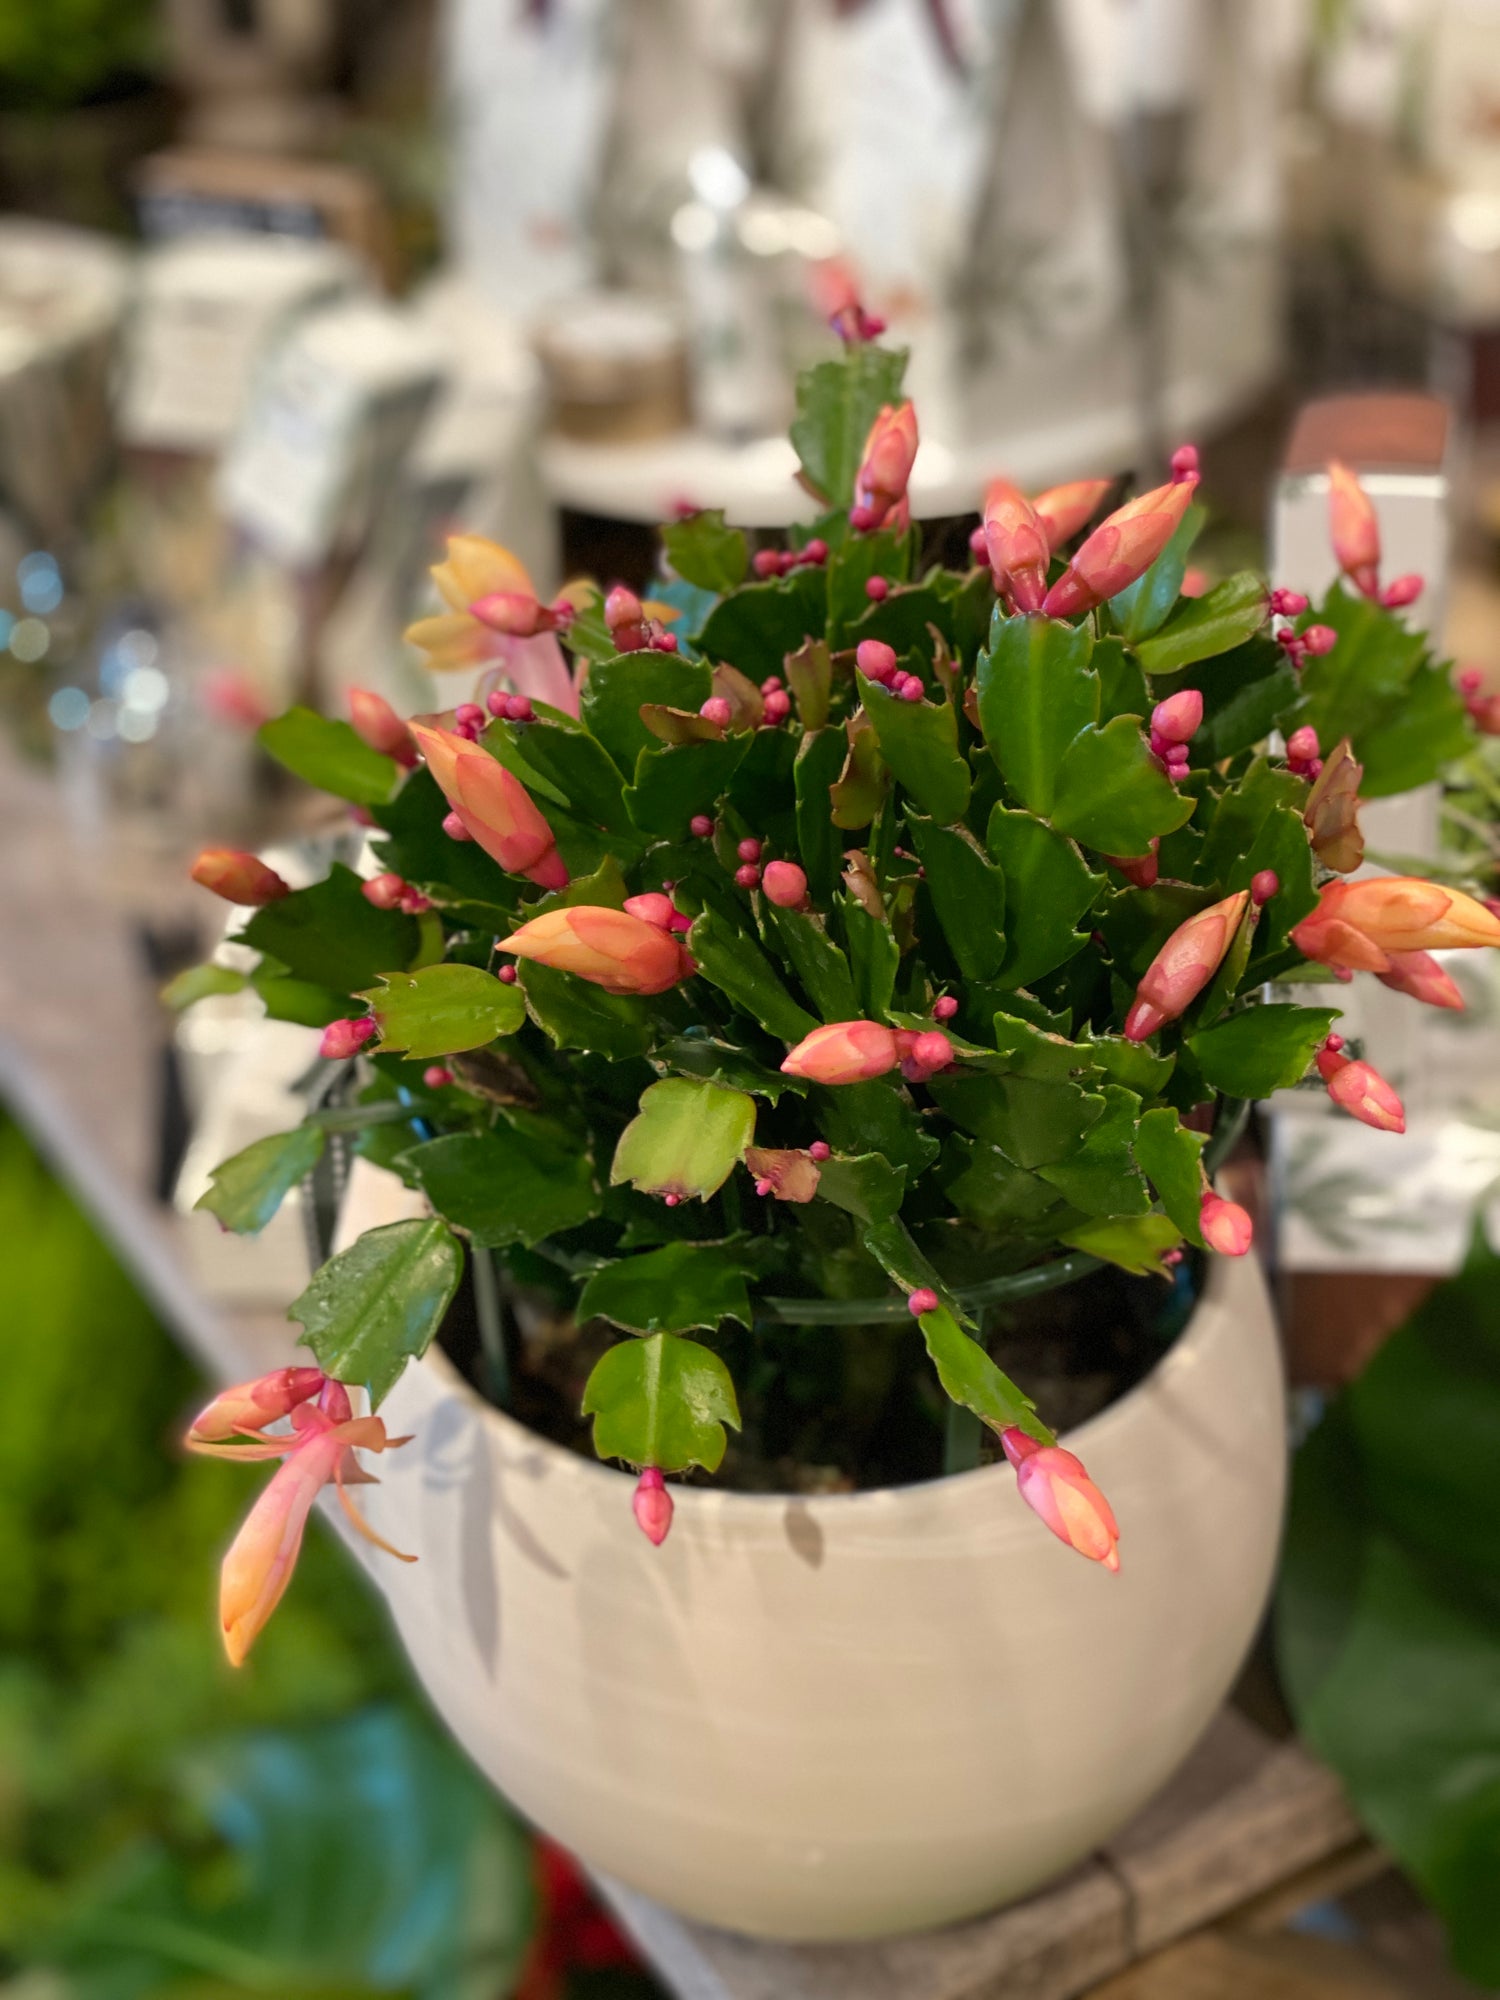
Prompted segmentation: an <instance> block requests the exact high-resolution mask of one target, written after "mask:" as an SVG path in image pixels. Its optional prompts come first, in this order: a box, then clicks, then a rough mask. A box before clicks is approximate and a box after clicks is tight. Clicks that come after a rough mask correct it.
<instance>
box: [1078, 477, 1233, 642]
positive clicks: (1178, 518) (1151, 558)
mask: <svg viewBox="0 0 1500 2000" xmlns="http://www.w3.org/2000/svg"><path fill="white" fill-rule="evenodd" d="M1195 484H1196V476H1195V475H1194V474H1191V473H1189V474H1188V475H1187V476H1186V477H1185V478H1183V479H1180V480H1174V481H1173V482H1172V483H1171V484H1170V485H1167V486H1158V487H1156V488H1155V489H1154V491H1152V492H1150V493H1142V494H1140V495H1139V496H1138V498H1136V499H1134V500H1130V501H1127V502H1126V504H1125V505H1124V506H1123V507H1120V508H1117V509H1116V510H1115V512H1114V513H1113V514H1111V515H1110V516H1109V517H1108V519H1107V520H1104V521H1101V522H1100V524H1099V526H1098V527H1097V528H1095V530H1094V532H1093V533H1092V534H1091V535H1090V536H1089V538H1088V540H1087V541H1086V542H1085V543H1084V544H1083V546H1082V547H1081V548H1080V549H1079V550H1078V552H1077V554H1076V555H1075V556H1074V557H1073V560H1072V561H1071V562H1070V563H1069V565H1068V567H1067V569H1066V570H1064V572H1063V574H1062V575H1061V576H1060V577H1059V578H1058V579H1057V582H1056V583H1054V584H1053V585H1052V587H1051V589H1050V590H1049V591H1048V592H1047V595H1046V598H1045V599H1044V601H1043V603H1042V610H1043V612H1044V613H1045V614H1046V616H1047V617H1049V618H1073V617H1076V616H1077V615H1078V613H1079V612H1081V611H1092V610H1093V609H1094V607H1095V605H1097V604H1103V603H1105V602H1106V600H1107V599H1109V598H1111V597H1114V596H1115V595H1116V594H1117V593H1118V592H1119V591H1122V590H1124V589H1125V588H1126V586H1127V585H1129V584H1132V583H1134V582H1135V580H1136V578H1137V577H1141V576H1144V575H1145V573H1146V571H1147V570H1148V569H1150V567H1151V565H1152V563H1154V562H1155V561H1156V558H1157V557H1158V556H1159V555H1160V554H1161V552H1162V550H1163V549H1164V548H1165V547H1166V546H1167V543H1168V542H1169V541H1171V539H1172V537H1173V535H1174V534H1176V532H1177V529H1178V527H1179V526H1180V525H1181V522H1182V517H1183V515H1184V514H1185V513H1186V512H1187V510H1188V508H1189V506H1190V505H1191V504H1192V499H1193V489H1194V486H1195Z"/></svg>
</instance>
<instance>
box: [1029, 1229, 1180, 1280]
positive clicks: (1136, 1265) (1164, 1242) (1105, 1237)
mask: <svg viewBox="0 0 1500 2000" xmlns="http://www.w3.org/2000/svg"><path fill="white" fill-rule="evenodd" d="M1058 1240H1059V1242H1062V1243H1066V1244H1067V1245H1068V1246H1069V1248H1070V1249H1073V1250H1084V1251H1086V1252H1087V1253H1088V1255H1089V1256H1090V1257H1098V1258H1101V1259H1102V1260H1103V1261H1104V1262H1105V1263H1106V1264H1118V1266H1119V1267H1120V1269H1121V1270H1122V1271H1128V1272H1130V1274H1131V1276H1132V1277H1136V1278H1148V1277H1152V1276H1160V1274H1161V1270H1162V1261H1161V1259H1162V1252H1163V1251H1165V1250H1172V1249H1175V1247H1176V1246H1177V1244H1178V1243H1179V1242H1180V1241H1181V1240H1182V1232H1181V1230H1180V1229H1179V1228H1178V1227H1177V1224H1176V1223H1175V1222H1174V1221H1173V1220H1172V1218H1171V1216H1170V1215H1155V1214H1153V1215H1132V1216H1125V1217H1118V1216H1109V1217H1102V1218H1100V1219H1098V1220H1096V1221H1091V1222H1082V1223H1079V1224H1078V1225H1077V1226H1076V1227H1075V1228H1072V1229H1065V1230H1064V1231H1063V1232H1062V1234H1061V1236H1060V1237H1059V1239H1058Z"/></svg>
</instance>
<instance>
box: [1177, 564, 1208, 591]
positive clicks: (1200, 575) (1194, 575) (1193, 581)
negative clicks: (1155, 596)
mask: <svg viewBox="0 0 1500 2000" xmlns="http://www.w3.org/2000/svg"><path fill="white" fill-rule="evenodd" d="M1212 588H1213V578H1212V577H1211V576H1210V575H1209V573H1208V571H1207V570H1206V569H1199V567H1198V565H1197V564H1196V563H1189V565H1188V567H1187V568H1186V569H1185V570H1184V571H1183V572H1182V589H1181V594H1182V596H1184V597H1207V595H1208V593H1209V591H1210V590H1212Z"/></svg>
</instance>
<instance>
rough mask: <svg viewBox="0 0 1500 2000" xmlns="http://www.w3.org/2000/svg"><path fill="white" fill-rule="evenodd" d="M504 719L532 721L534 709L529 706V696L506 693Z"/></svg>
mask: <svg viewBox="0 0 1500 2000" xmlns="http://www.w3.org/2000/svg"><path fill="white" fill-rule="evenodd" d="M505 719H506V721H507V722H534V721H535V720H536V711H535V710H534V709H533V708H532V706H531V697H530V696H529V695H524V694H508V695H507V696H506V697H505Z"/></svg>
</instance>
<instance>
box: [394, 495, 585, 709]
mask: <svg viewBox="0 0 1500 2000" xmlns="http://www.w3.org/2000/svg"><path fill="white" fill-rule="evenodd" d="M432 580H433V582H434V583H435V584H436V585H437V587H438V592H439V594H440V596H441V597H442V599H443V602H444V604H445V605H446V606H447V609H446V611H443V612H440V613H439V614H438V615H437V616H436V617H435V618H420V619H418V621H417V622H416V624H415V625H411V626H408V628H407V632H406V638H407V641H408V643H409V644H411V645H413V646H416V647H417V648H418V649H419V650H420V651H421V653H422V654H423V655H424V657H425V663H426V665H427V666H429V667H431V668H432V669H433V670H434V672H440V673H441V672H450V671H452V670H454V669H456V668H460V667H468V666H489V667H497V668H498V669H499V674H500V677H501V678H502V679H504V680H506V681H508V682H509V684H510V686H511V687H512V688H513V689H514V690H515V692H516V693H517V694H523V695H526V696H527V697H528V698H529V699H530V700H532V701H545V702H548V703H549V704H550V705H551V706H552V707H553V708H560V709H561V710H563V712H564V713H565V714H567V715H577V713H578V689H577V688H576V687H575V685H574V682H573V676H572V674H571V673H570V671H569V669H568V663H567V661H566V659H564V657H563V652H562V648H561V647H560V646H559V645H558V643H557V639H556V636H555V634H556V630H557V628H558V627H559V626H562V625H564V624H566V622H567V620H568V617H569V616H570V614H571V609H572V604H573V601H574V597H575V593H573V592H571V591H569V590H566V589H565V590H564V591H563V592H562V594H561V595H560V596H559V597H558V598H557V599H556V600H555V601H554V602H553V603H552V604H551V605H544V604H543V603H542V602H541V601H540V599H539V598H538V596H537V593H536V589H535V587H534V586H533V584H532V581H531V578H530V576H528V574H527V572H526V566H525V564H524V563H522V562H521V561H520V560H519V559H518V558H517V557H515V556H513V555H512V554H511V552H510V550H509V549H503V548H501V546H500V544H499V543H498V542H491V541H487V540H486V539H485V538H484V537H483V536H482V535H452V536H450V537H449V539H448V550H447V557H446V559H445V560H444V561H443V562H440V563H436V564H434V566H433V569H432Z"/></svg>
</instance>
